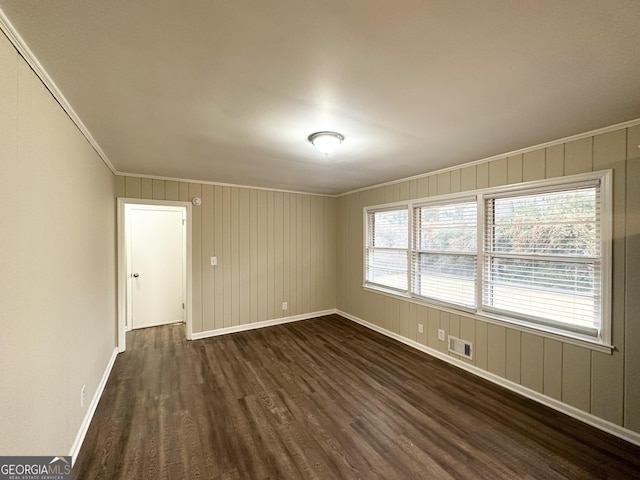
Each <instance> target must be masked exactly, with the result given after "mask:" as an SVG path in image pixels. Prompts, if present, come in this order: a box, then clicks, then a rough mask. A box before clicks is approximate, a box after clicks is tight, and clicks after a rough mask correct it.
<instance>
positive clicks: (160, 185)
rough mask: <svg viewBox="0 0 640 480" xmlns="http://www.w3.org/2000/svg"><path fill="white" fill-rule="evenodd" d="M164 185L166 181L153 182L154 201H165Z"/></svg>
mask: <svg viewBox="0 0 640 480" xmlns="http://www.w3.org/2000/svg"><path fill="white" fill-rule="evenodd" d="M164 184H165V182H164V180H155V179H154V180H153V182H152V184H151V192H152V195H153V199H154V200H165V192H164Z"/></svg>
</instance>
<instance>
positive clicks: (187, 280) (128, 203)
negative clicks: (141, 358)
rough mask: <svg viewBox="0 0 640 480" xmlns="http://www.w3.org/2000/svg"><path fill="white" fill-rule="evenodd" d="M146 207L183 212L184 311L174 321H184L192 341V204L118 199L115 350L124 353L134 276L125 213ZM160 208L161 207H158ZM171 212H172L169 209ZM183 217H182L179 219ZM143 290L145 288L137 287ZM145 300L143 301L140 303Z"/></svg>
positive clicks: (135, 325)
mask: <svg viewBox="0 0 640 480" xmlns="http://www.w3.org/2000/svg"><path fill="white" fill-rule="evenodd" d="M143 205H144V206H146V207H147V208H149V207H151V208H153V207H155V208H156V209H157V208H160V207H178V209H177V210H180V211H182V212H183V215H186V226H185V228H183V239H184V240H183V245H184V247H185V248H184V251H183V270H182V271H183V277H182V278H183V280H182V285H183V290H182V291H183V293H182V297H183V298H184V300H182V301H181V302H179V303H180V307H181V309H182V302H184V310H183V313H182V314H181V315H179V317H181V318H178V319H177V321H180V320H181V319H182V320H183V321H184V322H185V337H186V338H187V340H190V339H191V338H192V305H191V304H192V290H191V289H192V279H191V275H192V266H191V263H192V253H191V251H192V245H191V243H192V240H191V236H192V233H191V209H192V204H191V203H190V202H181V201H169V200H145V199H135V198H118V199H117V207H118V208H117V227H118V228H117V235H118V272H117V278H118V282H117V288H118V330H117V332H118V335H117V337H118V338H117V340H118V350H119V351H120V352H124V351H125V350H126V336H125V333H126V331H127V330H128V329H129V328H131V325H127V319H128V318H130V316H131V313H132V311H133V308H132V304H131V303H132V302H130V301H129V299H130V298H131V293H132V292H131V287H133V282H132V281H131V280H133V278H132V276H131V274H132V273H134V272H132V270H131V261H130V259H129V258H128V257H129V254H128V253H129V250H130V233H131V232H130V230H131V228H129V222H128V219H127V216H128V215H127V210H128V209H130V208H131V207H141V206H143ZM161 209H162V208H161ZM169 210H171V209H169ZM182 218H184V216H183V217H182ZM135 273H139V274H140V276H139V277H138V278H142V272H135ZM138 286H139V287H141V286H142V287H144V286H145V285H144V284H142V285H138ZM143 301H144V300H143ZM174 321H175V320H174ZM142 326H143V325H142V324H138V322H135V324H134V327H135V328H139V327H140V328H141V327H142Z"/></svg>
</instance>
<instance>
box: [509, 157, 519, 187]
mask: <svg viewBox="0 0 640 480" xmlns="http://www.w3.org/2000/svg"><path fill="white" fill-rule="evenodd" d="M520 182H522V155H515V156H513V157H509V158H507V183H509V184H513V183H520Z"/></svg>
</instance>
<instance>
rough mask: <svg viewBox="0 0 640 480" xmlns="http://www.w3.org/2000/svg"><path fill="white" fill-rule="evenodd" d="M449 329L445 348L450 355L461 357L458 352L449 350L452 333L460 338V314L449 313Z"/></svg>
mask: <svg viewBox="0 0 640 480" xmlns="http://www.w3.org/2000/svg"><path fill="white" fill-rule="evenodd" d="M446 331H447V341H446V342H445V343H446V345H445V348H446V349H447V352H448V354H449V355H451V356H452V357H454V358H458V359H459V358H460V355H458V354H456V353H452V352H449V335H452V336H454V337H456V338H460V316H458V315H455V314H453V313H450V314H449V328H448V330H446Z"/></svg>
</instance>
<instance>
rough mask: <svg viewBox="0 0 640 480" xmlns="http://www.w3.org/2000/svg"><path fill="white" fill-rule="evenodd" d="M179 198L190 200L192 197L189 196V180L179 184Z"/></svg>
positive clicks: (183, 200)
mask: <svg viewBox="0 0 640 480" xmlns="http://www.w3.org/2000/svg"><path fill="white" fill-rule="evenodd" d="M178 194H179V197H178V199H179V200H180V201H181V202H190V201H191V200H192V198H191V197H190V196H189V184H188V183H187V182H180V183H179V184H178Z"/></svg>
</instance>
